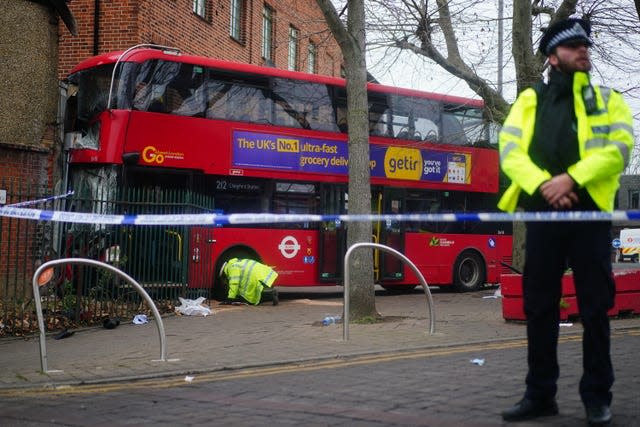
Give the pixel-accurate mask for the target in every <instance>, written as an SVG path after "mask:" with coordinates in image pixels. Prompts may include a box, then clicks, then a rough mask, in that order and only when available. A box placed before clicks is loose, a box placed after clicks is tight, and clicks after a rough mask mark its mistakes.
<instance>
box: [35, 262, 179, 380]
mask: <svg viewBox="0 0 640 427" xmlns="http://www.w3.org/2000/svg"><path fill="white" fill-rule="evenodd" d="M60 264H81V265H89V266H94V267H101V268H105V269H107V270H109V271H110V272H112V273H115V274H117V275H118V276H120V277H121V278H123V279H124V280H126V281H127V282H129V283H130V284H131V285H132V286H133V287H134V288H135V289H136V290H137V291H138V293H139V294H140V295H141V296H142V298H144V300H145V301H146V303H147V304H148V305H149V308H150V309H151V311H152V312H153V317H154V318H155V319H156V323H157V325H158V336H159V338H160V360H161V361H163V362H166V361H167V340H166V335H165V332H164V324H163V323H162V318H161V317H160V313H159V312H158V308H157V307H156V305H155V304H154V303H153V300H152V299H151V297H150V296H149V294H147V292H146V291H145V290H144V288H143V287H142V286H140V284H139V283H138V282H136V281H135V280H134V279H133V278H132V277H131V276H129V275H128V274H127V273H125V272H123V271H121V270H118V269H117V268H115V267H114V266H112V265H109V264H105V263H103V262H100V261H96V260H92V259H85V258H62V259H56V260H53V261H48V262H45V263H44V264H42V265H41V266H40V267H38V269H37V270H36V272H35V273H34V274H33V297H34V300H35V303H36V314H37V316H38V328H39V329H40V366H41V367H42V372H44V373H48V372H55V371H50V370H49V369H48V368H47V347H46V337H45V327H44V315H43V314H42V302H41V301H40V284H39V282H38V279H39V277H40V275H41V274H42V273H43V272H44V271H45V270H47V269H48V268H52V267H54V266H56V265H60Z"/></svg>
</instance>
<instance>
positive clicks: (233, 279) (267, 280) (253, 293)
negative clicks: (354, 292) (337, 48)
mask: <svg viewBox="0 0 640 427" xmlns="http://www.w3.org/2000/svg"><path fill="white" fill-rule="evenodd" d="M277 277H278V273H276V272H275V270H274V269H273V268H271V267H269V266H268V265H264V264H260V263H259V262H258V261H255V260H252V259H238V258H232V259H230V260H229V261H227V262H225V263H224V264H222V268H220V279H222V280H226V281H227V283H228V285H229V293H228V294H227V300H228V301H226V303H227V304H228V303H230V302H231V301H233V300H234V299H236V298H237V297H241V298H243V299H244V300H245V301H247V302H248V303H249V304H253V305H258V304H260V300H261V298H262V292H263V290H264V289H265V288H267V290H268V291H269V292H270V293H271V300H272V302H273V305H278V292H277V290H276V289H275V288H274V287H273V284H274V282H275V281H276V278H277ZM223 303H224V302H223Z"/></svg>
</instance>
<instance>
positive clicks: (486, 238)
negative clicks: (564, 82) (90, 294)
mask: <svg viewBox="0 0 640 427" xmlns="http://www.w3.org/2000/svg"><path fill="white" fill-rule="evenodd" d="M68 84H69V87H68V93H69V95H70V96H69V97H68V100H67V114H66V120H65V122H66V130H65V132H66V135H65V140H66V142H67V147H68V149H69V156H68V158H69V172H70V176H71V178H70V181H69V182H70V183H71V185H70V186H72V187H74V188H75V189H76V190H77V189H78V188H81V187H82V188H89V190H87V191H89V192H93V193H94V195H95V194H96V192H97V191H98V190H97V189H98V188H99V187H104V188H103V190H104V189H105V188H106V189H107V190H108V191H106V192H104V191H103V192H101V193H100V194H103V196H99V197H97V198H98V199H101V200H103V201H104V200H105V199H110V198H112V199H118V198H119V197H121V196H119V194H121V191H124V190H132V189H143V188H146V189H151V191H156V192H158V191H164V190H175V191H179V192H189V194H202V195H206V196H210V197H212V198H213V201H214V207H215V210H216V211H218V212H222V213H225V214H231V213H256V212H270V213H289V214H297V213H299V214H327V215H335V214H344V213H347V210H348V194H347V180H348V162H349V158H348V147H347V132H348V129H347V127H346V88H345V82H344V80H342V79H338V78H332V77H327V76H320V75H315V74H306V73H301V72H292V71H286V70H280V69H275V68H267V67H260V66H255V65H249V64H241V63H234V62H228V61H223V60H216V59H210V58H203V57H196V56H188V55H183V54H181V53H179V52H177V51H173V50H167V49H164V50H163V49H158V48H148V47H144V48H132V49H130V50H128V51H125V52H114V53H109V54H104V55H100V56H96V57H92V58H90V59H87V60H85V61H84V62H82V63H80V64H79V65H77V66H76V67H75V68H74V69H73V70H72V72H71V74H70V75H69V78H68ZM368 100H369V124H370V126H369V128H370V153H371V158H370V168H371V192H372V212H373V213H399V214H402V213H441V212H464V211H489V210H493V209H494V206H495V201H496V193H497V192H498V181H499V166H498V151H497V150H496V148H495V147H492V146H490V144H489V142H488V139H489V138H488V126H487V123H486V122H485V121H483V118H482V112H483V104H482V102H481V101H477V100H472V99H465V98H460V97H454V96H446V95H439V94H434V93H426V92H418V91H414V90H408V89H399V88H395V87H389V86H384V85H379V84H374V83H370V84H369V85H368ZM96 177H98V178H96ZM104 194H107V195H106V196H105V195H104ZM121 201H122V200H121ZM138 202H139V201H138ZM115 206H118V207H116V208H113V209H115V210H117V211H119V212H118V213H144V212H145V211H144V209H142V208H140V206H142V205H141V204H140V203H136V202H131V201H128V202H127V203H124V201H123V203H120V204H117V205H115ZM136 209H137V210H136ZM94 211H95V209H94ZM102 212H104V211H102ZM172 212H174V213H175V212H176V211H175V210H174V211H172ZM507 226H508V225H503V224H495V223H436V222H433V223H429V222H397V223H396V222H386V221H385V222H378V223H375V224H373V229H372V241H374V242H377V243H381V244H385V245H388V246H390V247H393V248H395V249H397V250H399V251H401V252H402V253H404V254H406V255H407V256H408V257H409V258H410V259H411V260H412V261H413V262H414V263H415V264H416V266H417V267H418V268H419V269H420V270H421V272H422V273H423V274H424V276H425V278H426V280H427V282H428V283H429V284H430V285H441V286H448V285H453V286H454V287H455V288H456V289H458V290H461V291H468V290H475V289H477V288H478V287H480V286H481V285H482V284H484V283H487V282H488V283H496V282H497V281H498V280H499V274H500V272H501V265H500V262H501V261H502V262H509V260H510V256H511V236H510V234H511V233H510V230H508V229H506V227H507ZM346 227H348V224H344V223H339V222H335V221H327V222H321V223H299V224H264V225H259V226H256V225H250V226H224V227H190V228H184V229H180V230H167V233H168V234H169V235H170V236H171V238H172V239H173V240H174V241H175V240H177V241H179V247H175V252H176V256H175V259H171V260H169V261H170V262H172V263H174V264H176V265H180V267H179V268H181V273H180V274H179V275H178V277H179V279H176V280H177V281H181V282H182V283H185V284H188V287H189V288H212V287H213V289H214V290H216V289H217V290H218V291H220V293H223V292H224V291H223V290H222V289H218V287H216V275H217V272H218V270H219V267H220V266H221V265H222V263H223V262H224V261H226V260H227V259H229V258H231V257H246V258H253V259H257V260H259V261H261V262H263V263H265V264H268V265H271V266H274V267H275V269H276V270H277V271H278V273H279V279H278V285H279V286H306V285H309V286H312V285H326V284H339V283H340V282H341V280H342V271H343V265H342V264H343V256H344V253H345V251H346V247H345V245H346ZM125 234H126V236H127V237H126V239H124V242H125V243H127V244H128V245H129V249H126V250H125V249H124V248H122V251H121V253H127V254H128V259H127V263H128V265H124V266H123V268H124V269H125V270H129V272H130V273H131V274H133V275H134V277H136V272H135V271H132V270H131V269H133V265H135V264H136V262H137V263H138V264H141V263H142V264H144V262H145V261H140V260H136V259H135V258H140V257H143V255H136V253H138V254H142V253H144V254H146V255H145V256H146V257H147V258H148V260H147V261H148V262H152V258H153V257H152V255H153V254H154V253H155V254H157V253H159V252H158V251H159V249H158V251H155V252H154V250H153V245H154V244H155V243H154V242H150V241H146V242H142V241H140V242H136V240H144V238H143V236H142V235H136V233H134V232H132V231H131V230H129V231H127V232H126V233H125ZM178 237H179V239H178ZM147 240H149V239H147ZM136 245H138V246H137V247H140V246H141V245H146V246H145V247H146V248H147V249H146V250H145V251H138V252H136V250H133V249H131V248H135V247H136ZM174 245H175V244H174ZM149 247H151V249H149ZM168 252H171V250H169V251H168ZM178 256H180V257H181V260H178V259H177V258H178ZM178 261H179V262H178ZM374 266H375V277H376V280H377V282H378V283H379V284H380V285H382V286H383V287H384V288H385V289H389V290H392V291H393V290H397V291H400V290H406V289H410V288H413V287H414V286H415V285H416V284H418V280H417V278H416V277H415V275H414V274H413V273H412V272H411V271H410V270H409V269H408V268H407V267H406V266H404V265H403V264H402V263H401V262H400V261H399V260H397V259H394V258H392V257H391V256H386V255H385V254H384V253H375V259H374ZM139 275H140V274H139ZM142 275H143V276H144V274H142ZM149 280H151V281H153V280H158V279H149ZM142 281H143V282H144V280H142Z"/></svg>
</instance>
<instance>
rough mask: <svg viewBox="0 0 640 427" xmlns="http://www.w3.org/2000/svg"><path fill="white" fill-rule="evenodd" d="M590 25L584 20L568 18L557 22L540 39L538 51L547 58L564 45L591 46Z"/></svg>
mask: <svg viewBox="0 0 640 427" xmlns="http://www.w3.org/2000/svg"><path fill="white" fill-rule="evenodd" d="M590 36H591V25H590V24H589V22H587V21H585V20H584V19H578V18H569V19H563V20H562V21H558V22H556V23H555V24H553V25H552V26H550V27H549V28H548V29H547V31H545V33H544V35H543V36H542V39H540V51H541V52H542V53H544V54H545V55H546V56H549V54H551V52H553V49H555V48H556V47H558V46H560V45H563V44H565V43H570V42H576V41H581V42H584V44H586V45H587V46H592V45H593V41H592V40H591V37H590Z"/></svg>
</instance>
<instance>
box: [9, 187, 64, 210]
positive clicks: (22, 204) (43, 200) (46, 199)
mask: <svg viewBox="0 0 640 427" xmlns="http://www.w3.org/2000/svg"><path fill="white" fill-rule="evenodd" d="M69 196H73V190H71V191H69V192H68V193H65V194H59V195H57V196H49V197H45V198H43V199H38V200H27V201H26V202H20V203H12V204H10V205H7V206H11V207H14V208H19V207H23V206H30V205H36V204H38V203H46V202H51V201H53V200H57V199H64V198H65V197H69Z"/></svg>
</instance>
